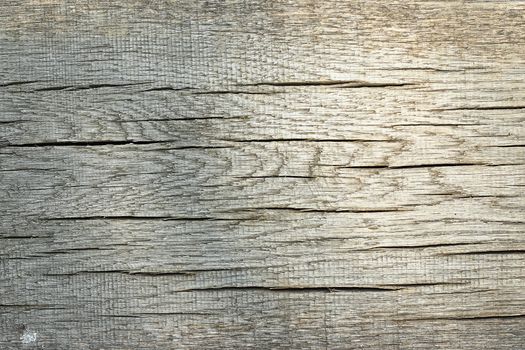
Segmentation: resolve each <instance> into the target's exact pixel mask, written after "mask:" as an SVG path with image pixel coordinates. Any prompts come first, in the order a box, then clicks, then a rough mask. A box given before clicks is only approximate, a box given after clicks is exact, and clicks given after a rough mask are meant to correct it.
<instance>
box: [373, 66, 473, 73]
mask: <svg viewBox="0 0 525 350" xmlns="http://www.w3.org/2000/svg"><path fill="white" fill-rule="evenodd" d="M470 69H475V68H460V69H446V68H434V67H399V68H378V70H386V71H399V70H401V71H431V72H440V73H441V72H443V73H453V72H465V71H467V70H470ZM477 69H482V68H477Z"/></svg>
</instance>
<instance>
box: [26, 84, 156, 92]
mask: <svg viewBox="0 0 525 350" xmlns="http://www.w3.org/2000/svg"><path fill="white" fill-rule="evenodd" d="M144 84H151V82H139V83H127V84H87V85H65V86H49V87H44V88H38V89H34V90H32V92H38V91H64V90H65V91H78V90H90V89H101V88H121V87H129V86H137V85H144Z"/></svg>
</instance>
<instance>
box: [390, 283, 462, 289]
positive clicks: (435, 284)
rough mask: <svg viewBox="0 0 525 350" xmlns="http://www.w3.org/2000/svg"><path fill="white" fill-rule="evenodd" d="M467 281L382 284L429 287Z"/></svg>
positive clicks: (454, 284)
mask: <svg viewBox="0 0 525 350" xmlns="http://www.w3.org/2000/svg"><path fill="white" fill-rule="evenodd" d="M464 284H468V283H463V282H419V283H395V284H382V285H381V286H385V287H416V288H417V287H430V286H457V285H464Z"/></svg>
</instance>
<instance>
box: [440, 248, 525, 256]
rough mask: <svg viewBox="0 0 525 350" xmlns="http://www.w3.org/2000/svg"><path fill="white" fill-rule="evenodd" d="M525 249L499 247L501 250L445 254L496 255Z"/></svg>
mask: <svg viewBox="0 0 525 350" xmlns="http://www.w3.org/2000/svg"><path fill="white" fill-rule="evenodd" d="M524 253H525V249H499V250H479V251H471V252H450V253H443V255H493V254H494V255H496V254H524Z"/></svg>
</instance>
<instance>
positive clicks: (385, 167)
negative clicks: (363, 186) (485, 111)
mask: <svg viewBox="0 0 525 350" xmlns="http://www.w3.org/2000/svg"><path fill="white" fill-rule="evenodd" d="M505 165H522V164H520V163H512V164H487V163H435V164H432V163H429V164H413V165H348V166H340V167H339V168H341V169H417V168H440V167H461V166H493V167H495V166H505Z"/></svg>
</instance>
